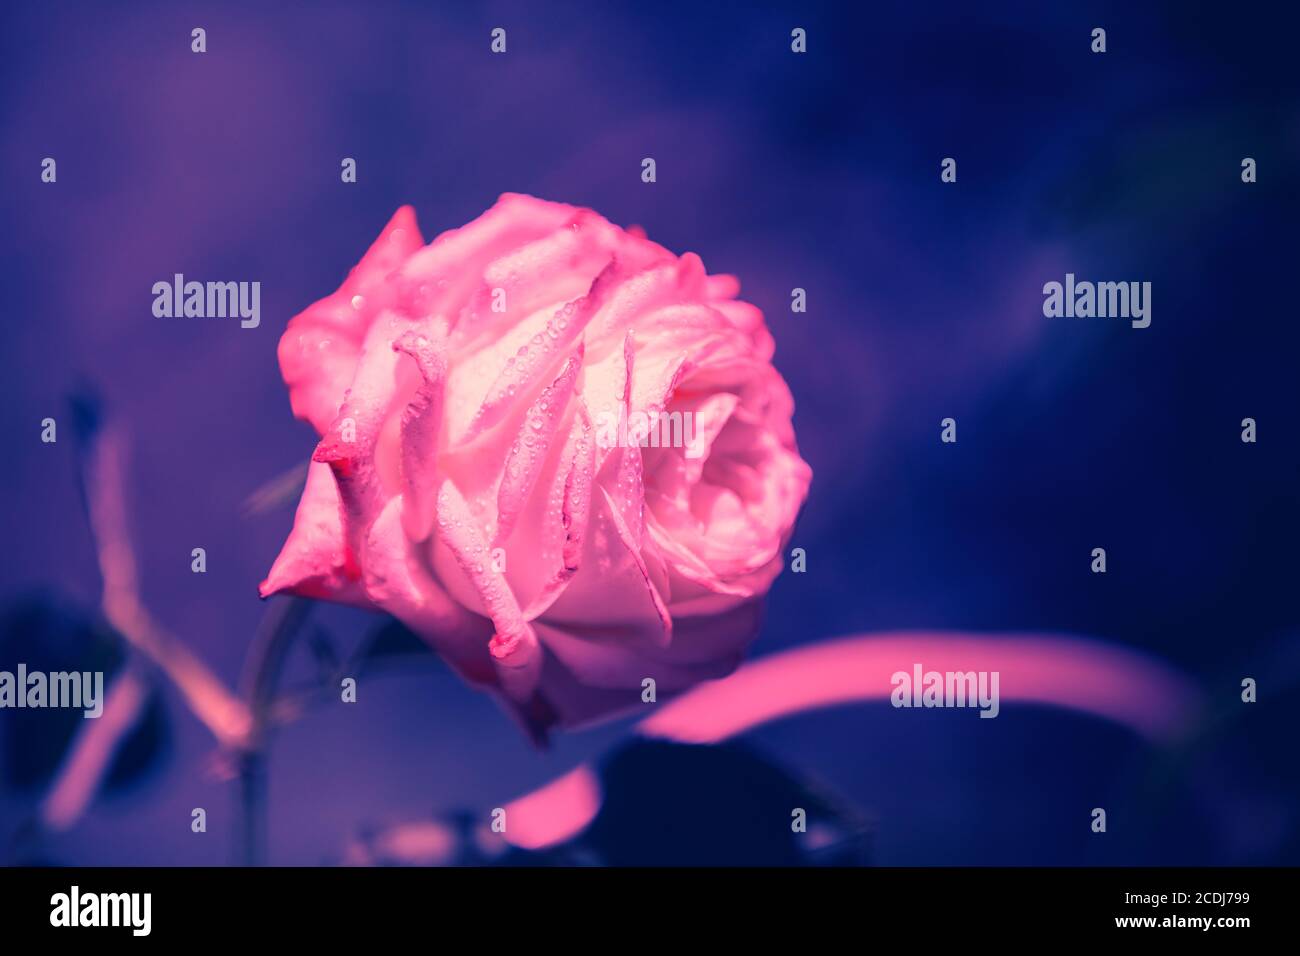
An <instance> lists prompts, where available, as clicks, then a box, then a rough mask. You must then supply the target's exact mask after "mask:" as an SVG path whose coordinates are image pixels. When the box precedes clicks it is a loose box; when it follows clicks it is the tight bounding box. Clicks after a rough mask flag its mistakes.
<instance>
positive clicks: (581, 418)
mask: <svg viewBox="0 0 1300 956" xmlns="http://www.w3.org/2000/svg"><path fill="white" fill-rule="evenodd" d="M738 289H739V284H738V283H737V281H736V280H735V279H734V278H733V277H731V276H710V275H708V274H706V273H705V271H704V265H703V263H701V262H700V259H699V257H698V256H696V255H694V254H693V253H687V254H685V255H683V256H680V257H679V256H675V255H673V254H672V253H670V252H669V251H668V250H666V249H664V248H663V247H662V246H659V245H657V244H655V243H653V242H650V241H649V240H648V239H646V238H645V236H644V235H643V234H642V233H641V232H639V231H638V230H624V229H620V228H618V227H617V226H614V225H612V224H610V223H609V222H607V221H606V220H605V219H603V218H602V217H600V216H599V215H597V214H596V213H594V212H592V211H590V210H587V209H578V208H575V207H573V206H566V205H562V204H559V203H551V202H543V201H541V200H538V199H534V198H532V197H530V196H522V195H511V194H507V195H505V196H502V197H501V199H500V200H499V201H498V202H497V204H496V205H495V206H493V207H492V208H491V209H490V210H488V211H487V212H486V213H484V214H483V215H482V216H480V217H479V218H478V219H476V220H475V221H474V222H472V223H470V224H469V225H467V226H464V227H462V228H460V229H453V230H451V231H450V232H445V233H443V234H442V235H440V236H439V237H438V238H437V239H435V240H434V241H433V242H432V243H430V244H429V245H425V244H424V241H423V239H422V238H421V236H420V232H419V229H418V227H417V226H416V222H415V215H414V213H413V211H412V210H411V209H410V208H409V207H403V208H401V209H399V210H398V211H397V213H396V214H395V215H394V216H393V219H392V221H391V222H389V224H388V225H387V226H386V227H385V229H384V231H383V233H382V234H381V235H380V237H379V238H378V239H377V240H376V241H375V243H374V245H372V246H371V247H370V249H369V251H368V252H367V253H366V254H365V256H364V257H363V258H362V260H361V262H360V263H359V264H358V265H357V266H356V268H354V269H353V270H352V272H351V274H350V275H349V276H348V277H347V279H346V280H345V281H344V283H343V285H342V286H341V287H340V288H339V290H338V291H337V292H335V293H334V294H333V295H331V296H328V297H326V298H324V299H321V300H320V301H319V302H317V303H315V304H314V305H312V306H311V307H309V308H308V309H307V310H306V311H304V312H302V313H301V314H299V315H297V316H295V317H294V318H293V320H292V321H290V323H289V326H288V328H287V329H286V330H285V333H284V337H283V338H282V339H281V340H280V348H279V358H280V367H281V369H282V371H283V373H284V379H285V382H286V383H287V384H288V386H289V396H290V400H291V402H292V405H293V411H294V414H295V415H297V416H298V417H299V418H303V419H305V420H307V421H309V422H311V424H312V425H313V426H315V428H316V430H317V431H318V432H319V433H320V435H321V440H320V444H319V445H317V447H316V452H315V454H313V455H312V464H311V467H310V470H309V472H308V478H307V486H306V488H305V489H304V491H303V496H302V501H301V502H300V504H299V506H298V512H297V515H296V517H295V519H294V526H293V530H292V531H291V532H290V534H289V539H288V541H286V542H285V545H284V548H283V550H282V551H281V552H280V556H279V557H278V558H277V559H276V561H275V564H274V566H273V567H272V568H271V571H270V574H269V575H268V576H267V579H266V581H264V582H263V583H262V585H261V593H262V595H263V596H268V595H271V594H275V593H278V592H286V591H287V592H291V593H294V594H300V595H305V596H308V597H315V598H324V599H328V600H334V601H342V602H347V603H349V604H355V605H359V606H362V607H368V608H377V609H380V610H383V611H386V612H388V613H390V614H392V615H393V616H394V617H396V618H398V619H399V620H401V621H402V622H403V623H405V624H406V625H407V626H408V627H410V628H411V629H412V630H414V631H415V632H416V633H418V634H420V635H421V636H422V637H424V639H426V640H427V641H428V642H429V643H430V644H431V645H432V646H433V647H434V648H435V649H436V650H437V651H438V652H439V653H440V654H442V655H443V656H444V658H446V660H447V661H448V662H449V663H450V664H451V665H452V666H453V667H455V668H456V670H457V671H459V672H460V673H461V674H462V675H463V676H464V677H465V678H466V679H467V680H469V681H471V682H473V683H474V684H478V685H482V686H486V687H489V688H492V689H494V690H496V691H497V692H498V693H499V694H500V695H501V696H502V697H503V698H504V699H505V700H506V701H507V702H508V703H509V704H510V705H511V708H512V709H513V710H514V712H515V713H517V714H518V715H519V716H521V717H522V718H523V719H524V720H525V722H526V723H527V725H528V726H529V727H530V728H532V729H533V730H534V731H540V730H541V729H544V728H545V727H547V726H550V725H552V724H557V723H559V724H564V725H572V724H574V723H577V722H581V721H585V720H589V719H592V718H595V717H598V716H601V715H605V714H608V713H611V712H612V711H614V710H618V709H622V708H625V707H628V706H632V705H636V704H639V703H640V700H641V691H642V681H643V680H644V679H645V678H653V679H654V680H655V682H656V690H657V693H658V694H659V695H668V694H671V693H672V692H673V691H678V690H682V689H684V688H687V687H689V686H691V685H693V684H695V683H696V682H698V681H701V680H705V679H708V678H714V677H719V676H722V675H724V674H726V673H728V672H730V671H731V670H732V669H733V668H734V667H735V666H736V665H737V663H738V662H739V660H740V658H741V655H742V652H743V650H744V648H745V646H746V645H747V644H748V643H749V642H750V641H751V640H752V639H753V637H754V636H755V634H756V633H757V630H758V624H759V603H760V602H759V599H760V598H761V596H762V595H763V594H764V593H765V592H766V591H767V589H768V587H769V586H770V585H771V583H772V580H773V578H775V577H776V575H777V573H778V571H779V570H780V568H781V563H782V549H783V546H784V544H785V542H786V541H787V540H788V538H789V535H790V532H791V529H792V527H793V525H794V521H795V516H796V515H797V514H798V511H799V507H800V505H801V504H802V503H803V500H804V496H805V495H806V493H807V490H808V483H809V481H810V479H811V477H812V473H811V470H810V469H809V467H808V465H807V464H806V463H805V462H804V461H803V460H802V459H801V458H800V457H799V453H798V451H797V449H796V447H795V440H794V431H793V429H792V427H791V424H790V416H791V413H792V411H793V402H792V400H791V397H790V392H789V389H788V388H787V387H786V384H785V382H784V381H783V380H782V378H781V376H780V375H779V374H778V373H777V371H776V369H774V368H773V367H772V364H771V358H772V351H773V343H772V337H771V336H770V335H769V334H768V331H767V328H766V326H765V325H764V322H763V315H762V313H761V312H760V311H759V310H758V309H756V308H755V307H754V306H752V305H749V304H748V303H745V302H740V301H738V300H737V299H736V298H735V296H736V293H737V291H738Z"/></svg>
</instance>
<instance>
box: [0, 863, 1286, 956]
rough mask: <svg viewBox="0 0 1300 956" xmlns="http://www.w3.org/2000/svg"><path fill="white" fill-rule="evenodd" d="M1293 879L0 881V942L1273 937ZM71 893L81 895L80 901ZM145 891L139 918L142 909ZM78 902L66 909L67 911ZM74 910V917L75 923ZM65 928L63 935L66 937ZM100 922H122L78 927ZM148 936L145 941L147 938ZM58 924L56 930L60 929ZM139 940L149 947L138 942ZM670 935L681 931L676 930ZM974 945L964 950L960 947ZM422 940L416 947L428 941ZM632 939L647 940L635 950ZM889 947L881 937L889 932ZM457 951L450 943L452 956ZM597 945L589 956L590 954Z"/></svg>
mask: <svg viewBox="0 0 1300 956" xmlns="http://www.w3.org/2000/svg"><path fill="white" fill-rule="evenodd" d="M1298 873H1300V870H1297V869H1293V868H1292V869H1259V868H1251V869H1226V868H1212V869H1202V868H1161V869H1146V868H1116V869H1110V868H1106V869H1101V868H1097V869H1056V868H989V869H975V868H961V869H955V868H953V869H933V868H931V869H890V868H861V869H834V868H808V869H789V870H785V869H597V868H545V869H542V868H518V869H515V868H501V867H490V868H480V869H469V868H459V869H457V868H450V869H346V868H344V869H327V868H302V869H298V868H267V869H202V868H175V869H148V868H66V869H46V868H30V869H27V868H12V869H3V870H0V933H2V934H3V937H4V939H5V941H6V942H7V943H8V942H13V941H15V940H16V939H20V938H28V937H33V936H41V937H45V938H47V939H49V940H51V941H54V940H57V939H58V937H60V936H63V937H67V936H68V935H69V934H74V933H75V934H77V937H78V939H79V941H80V942H83V943H87V942H90V943H93V942H95V941H97V940H100V939H102V940H104V941H107V940H109V939H110V938H112V937H119V938H121V940H123V941H125V942H127V943H128V945H129V944H130V943H131V942H132V940H133V938H135V939H140V938H152V939H158V940H163V941H165V942H168V943H171V942H177V943H186V942H191V941H193V942H200V943H203V944H205V945H210V944H218V943H222V942H236V943H247V942H249V941H250V940H258V941H260V940H277V939H285V940H289V941H293V942H308V941H311V940H320V941H321V942H325V943H331V944H337V943H339V942H341V941H343V940H351V939H358V940H369V941H372V942H373V941H376V940H385V939H390V938H391V939H393V940H395V941H396V940H398V939H400V938H402V937H408V938H409V937H410V936H411V935H412V934H415V935H416V938H424V939H427V940H429V941H430V942H431V943H432V942H434V941H435V940H437V939H439V938H442V939H443V940H444V941H445V942H450V941H451V939H453V938H456V937H438V936H429V935H428V934H429V933H430V931H431V930H433V931H437V930H441V929H446V930H448V931H450V932H453V933H455V934H457V937H459V935H460V934H461V933H470V934H475V933H480V932H481V933H485V934H487V935H486V936H485V937H484V939H490V940H492V941H494V942H502V941H504V940H505V939H507V938H509V937H510V936H511V935H512V934H515V933H519V934H522V938H523V939H524V940H525V941H527V942H530V943H532V944H534V945H543V944H549V943H551V942H554V941H556V939H557V934H558V935H562V936H571V937H587V938H588V939H589V942H591V943H592V944H593V945H594V946H595V947H597V948H607V947H606V946H605V945H603V944H606V943H607V944H609V945H616V944H617V937H616V938H615V939H605V938H603V937H600V936H591V935H589V934H595V933H607V932H609V931H610V930H611V929H613V931H614V932H616V933H619V934H624V933H631V934H633V935H632V937H631V938H632V939H635V938H646V939H649V938H656V937H659V938H662V935H663V934H664V933H667V932H670V931H673V932H674V935H677V933H678V932H686V933H690V932H693V930H692V929H691V928H692V927H698V926H701V925H703V926H705V927H707V929H708V932H709V935H711V936H714V937H717V936H718V935H722V936H724V937H725V936H728V935H734V936H735V937H736V938H738V939H739V938H744V937H747V936H750V935H752V933H753V932H754V931H756V930H763V929H764V928H765V927H767V926H769V925H772V924H773V923H774V922H776V923H784V924H786V927H787V930H788V931H795V932H799V931H800V929H801V928H802V929H803V930H806V931H809V932H815V933H816V934H817V935H818V937H821V938H825V937H824V935H823V934H826V933H839V932H844V933H849V934H852V938H856V939H858V940H860V941H863V942H866V940H868V939H870V938H871V936H872V934H873V933H874V932H875V931H876V930H877V929H880V930H888V929H891V928H892V929H893V930H895V931H906V932H907V933H908V934H909V935H911V934H917V933H919V934H921V937H922V938H924V939H925V940H927V941H944V940H948V939H951V940H954V941H962V940H966V941H968V942H970V941H973V940H974V939H977V938H978V939H981V940H985V941H992V940H1002V939H1018V938H1032V939H1056V938H1061V939H1069V938H1072V937H1077V936H1089V937H1092V936H1097V935H1106V936H1113V937H1115V938H1119V937H1123V936H1126V935H1132V936H1134V937H1136V938H1138V939H1147V940H1154V939H1160V938H1180V939H1182V938H1186V937H1188V936H1191V935H1200V936H1201V937H1204V938H1207V939H1214V940H1216V941H1217V942H1228V943H1230V942H1231V941H1232V940H1235V939H1244V938H1246V937H1242V936H1240V935H1239V934H1242V933H1245V934H1251V933H1255V932H1259V931H1263V932H1265V933H1270V932H1271V933H1272V934H1277V933H1279V932H1281V931H1282V930H1283V929H1285V928H1286V926H1287V925H1288V923H1290V921H1291V919H1293V918H1294V917H1295V915H1296V907H1295V905H1294V904H1295V894H1296V887H1297V879H1296V877H1297V874H1298ZM73 887H76V890H75V891H74V890H73ZM143 894H148V900H147V902H148V908H147V920H146V918H145V917H146V910H145V897H144V895H143ZM74 904H75V905H74ZM74 912H75V915H74ZM74 923H75V924H76V925H73V924H74ZM85 923H97V924H103V923H109V924H114V923H115V924H116V925H91V926H87V925H84V924H85ZM146 923H147V926H146ZM56 924H58V925H56ZM146 928H147V930H148V933H147V935H146V934H145V933H144V932H142V931H143V930H144V929H146ZM674 928H675V929H674ZM972 933H976V934H977V935H976V936H974V937H972V936H971V934H972ZM421 934H423V935H422V936H421ZM641 934H648V936H642V935H641ZM891 935H892V934H891ZM457 948H459V946H458V947H457ZM585 948H590V947H585Z"/></svg>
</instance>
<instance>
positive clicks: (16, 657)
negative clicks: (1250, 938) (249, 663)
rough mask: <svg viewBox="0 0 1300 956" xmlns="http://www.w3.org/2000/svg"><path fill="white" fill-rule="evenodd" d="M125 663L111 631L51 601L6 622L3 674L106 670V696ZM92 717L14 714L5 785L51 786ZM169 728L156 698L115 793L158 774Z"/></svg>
mask: <svg viewBox="0 0 1300 956" xmlns="http://www.w3.org/2000/svg"><path fill="white" fill-rule="evenodd" d="M124 661H125V656H124V654H123V651H122V642H121V640H120V639H119V638H118V637H117V635H115V634H114V633H113V632H112V631H111V630H109V629H108V628H107V627H105V626H103V625H102V624H99V623H97V622H96V621H95V620H94V619H92V618H91V617H89V616H88V615H86V614H85V613H83V612H81V611H79V610H76V609H73V608H71V607H70V606H69V605H68V604H67V603H66V602H64V603H59V602H56V601H55V600H54V599H52V598H49V597H43V596H42V597H28V598H24V599H21V600H20V601H17V602H14V603H13V604H11V605H10V606H9V607H8V608H7V609H6V610H5V612H4V614H3V615H2V616H0V670H8V671H11V672H12V671H15V670H16V668H17V666H18V664H19V663H23V664H25V665H26V666H27V669H28V671H44V672H46V673H49V672H53V671H92V672H93V671H103V673H104V692H105V694H107V692H108V688H109V686H110V685H111V683H112V678H113V675H114V674H116V673H117V672H118V670H120V669H121V667H122V664H123V662H124ZM84 720H85V718H84V716H83V712H82V711H81V710H79V709H76V708H38V709H27V708H23V709H13V710H9V711H7V712H6V714H5V720H4V721H3V725H4V726H3V728H0V757H2V758H3V759H2V760H0V781H3V783H4V785H5V786H7V787H10V788H13V789H15V790H22V791H33V790H40V789H43V788H45V787H47V786H48V785H49V784H50V782H51V781H52V780H53V778H54V775H55V773H56V772H57V770H58V769H59V766H60V765H61V764H62V762H63V759H64V756H65V755H66V754H67V751H68V747H69V745H70V744H71V742H72V740H73V737H74V736H75V734H76V733H77V731H78V730H80V729H81V727H82V725H83V722H84ZM169 745H170V728H169V725H168V721H167V713H166V708H165V706H164V704H163V701H162V698H161V696H160V695H159V694H158V693H157V692H156V691H153V692H151V693H150V697H149V702H148V703H147V704H146V706H145V710H144V716H143V717H142V718H141V719H140V721H139V723H138V724H137V725H136V726H135V728H134V729H132V731H131V732H130V733H129V734H128V735H127V736H126V738H125V739H124V740H123V741H122V744H121V746H120V747H119V748H118V750H117V753H116V754H115V755H114V758H113V763H112V765H111V767H110V768H109V771H108V774H107V775H106V777H105V784H104V786H105V789H106V790H109V791H112V790H117V789H120V788H122V787H125V786H127V785H129V784H131V783H134V782H136V781H137V780H139V779H140V778H141V777H143V776H144V775H145V774H146V773H147V772H149V771H150V770H152V769H154V768H155V767H157V766H158V765H159V764H160V763H161V762H162V760H163V759H164V758H165V755H166V753H167V751H168V749H169Z"/></svg>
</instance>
